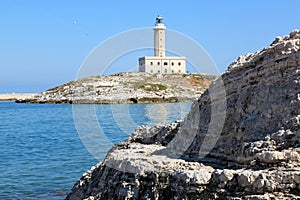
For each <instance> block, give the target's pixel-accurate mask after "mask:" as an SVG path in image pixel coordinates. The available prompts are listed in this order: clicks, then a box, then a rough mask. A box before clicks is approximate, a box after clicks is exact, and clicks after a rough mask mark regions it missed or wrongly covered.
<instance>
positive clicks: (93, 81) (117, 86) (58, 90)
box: [16, 72, 217, 104]
mask: <svg viewBox="0 0 300 200" xmlns="http://www.w3.org/2000/svg"><path fill="white" fill-rule="evenodd" d="M216 78H217V76H214V75H205V74H189V75H188V74H185V75H182V74H165V75H162V74H148V73H141V72H127V73H119V74H115V75H111V76H95V77H88V78H84V79H80V80H77V81H72V82H69V83H67V84H63V85H60V86H57V87H55V88H52V89H49V90H47V91H45V92H42V93H40V94H38V95H35V96H34V97H31V98H21V99H17V100H16V102H17V103H39V104H44V103H49V104H124V103H125V104H130V103H173V102H184V101H193V100H194V99H196V98H198V97H200V95H201V94H202V93H203V92H204V91H205V89H206V88H207V87H208V86H209V84H210V83H211V82H212V81H213V80H215V79H216Z"/></svg>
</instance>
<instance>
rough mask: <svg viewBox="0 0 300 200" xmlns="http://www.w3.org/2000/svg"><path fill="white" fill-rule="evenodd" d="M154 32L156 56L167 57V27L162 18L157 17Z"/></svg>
mask: <svg viewBox="0 0 300 200" xmlns="http://www.w3.org/2000/svg"><path fill="white" fill-rule="evenodd" d="M153 30H154V56H156V57H165V55H166V53H165V43H166V42H165V35H166V27H165V25H164V24H163V23H162V17H161V16H157V18H156V23H155V26H154V28H153Z"/></svg>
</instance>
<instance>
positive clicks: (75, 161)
mask: <svg viewBox="0 0 300 200" xmlns="http://www.w3.org/2000/svg"><path fill="white" fill-rule="evenodd" d="M73 106H74V107H73ZM73 106H72V105H47V104H43V105H39V104H15V103H14V102H0V199H26V200H29V199H30V200H35V199H64V197H65V195H66V194H67V193H68V191H69V190H70V189H71V188H72V186H73V185H74V183H75V182H76V180H77V179H78V178H80V177H81V175H82V174H83V173H84V172H85V171H86V170H88V169H90V167H91V166H93V165H95V164H96V163H97V162H98V161H99V160H101V159H103V158H104V156H105V155H106V151H107V149H108V148H110V147H111V145H112V144H113V143H117V142H120V141H123V140H124V139H126V138H127V137H128V136H129V134H130V133H131V132H132V131H133V130H134V128H135V127H136V126H138V125H154V124H159V123H169V122H172V121H174V120H177V119H180V118H183V117H184V116H185V115H186V114H187V112H188V111H189V109H190V106H191V103H176V104H175V103H174V104H134V105H73ZM91 113H93V114H94V116H92V115H91ZM74 119H75V120H74ZM95 122H96V123H95ZM95 124H97V127H95ZM76 128H77V129H78V132H77V129H76ZM98 129H99V130H98ZM98 131H99V132H98ZM98 135H100V137H99V140H100V141H101V140H105V141H106V142H100V143H99V144H98V143H97V145H96V146H97V148H96V151H94V150H93V149H91V148H89V143H88V142H89V141H88V140H86V138H85V136H93V137H94V136H97V137H98ZM95 141H97V140H95ZM97 142H98V141H97ZM104 143H105V144H104ZM95 152H96V153H95ZM93 155H94V156H93ZM95 157H96V158H97V159H96V158H95Z"/></svg>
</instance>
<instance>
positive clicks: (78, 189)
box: [67, 31, 300, 199]
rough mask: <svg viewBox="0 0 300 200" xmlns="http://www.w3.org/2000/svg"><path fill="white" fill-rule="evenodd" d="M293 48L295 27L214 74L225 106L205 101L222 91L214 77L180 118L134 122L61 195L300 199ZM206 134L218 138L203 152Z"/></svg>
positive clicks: (299, 38)
mask: <svg viewBox="0 0 300 200" xmlns="http://www.w3.org/2000/svg"><path fill="white" fill-rule="evenodd" d="M299 47H300V32H299V31H293V32H292V33H291V34H290V35H288V36H284V37H280V38H276V39H275V41H274V42H273V43H272V44H271V45H270V46H269V47H268V48H266V49H263V50H262V51H259V52H256V53H254V54H248V55H246V56H242V57H239V58H238V60H237V61H235V62H234V63H232V64H231V65H230V66H229V68H228V71H227V72H225V73H224V74H223V75H222V77H221V79H219V80H222V81H223V86H224V89H225V91H226V99H225V102H226V106H225V109H224V110H221V109H215V108H214V106H216V107H218V106H219V105H220V102H222V101H224V99H222V98H215V99H214V100H212V99H211V97H212V96H213V94H212V93H214V92H215V93H216V94H219V93H220V90H222V87H216V84H214V83H213V84H212V85H211V86H210V89H209V90H207V91H206V92H205V93H204V94H203V95H202V96H201V98H200V99H199V100H197V101H195V102H194V103H193V105H192V110H191V112H190V113H189V115H188V116H187V118H186V119H184V120H183V121H178V122H175V123H173V124H170V125H166V126H156V127H152V128H149V127H139V128H137V129H136V131H135V132H134V133H133V134H132V136H131V137H130V138H129V139H128V140H126V141H125V142H124V143H120V144H118V145H116V146H115V147H113V148H112V149H111V150H110V152H109V153H108V155H107V157H106V158H105V160H104V161H103V163H101V164H99V165H98V166H96V167H93V168H92V169H91V170H90V171H88V172H87V173H85V174H84V175H83V177H82V178H81V179H80V180H79V181H78V182H77V183H76V184H75V186H74V188H73V189H72V191H71V192H70V194H69V195H68V197H67V199H84V198H87V199H300V195H299V194H300V156H299V154H300V142H299V139H300V129H299V127H300V50H299ZM216 83H217V81H216ZM214 87H215V88H214ZM224 112H225V114H226V115H225V119H224V123H222V121H220V123H219V124H217V123H216V124H213V125H214V126H221V131H220V133H215V134H213V135H212V136H213V137H214V138H213V137H212V136H209V135H208V132H209V127H210V124H211V123H212V121H213V117H215V116H220V115H222V114H224ZM214 126H213V128H212V130H216V129H214ZM178 135H179V136H180V135H181V136H182V137H181V138H184V136H185V139H181V140H178V139H177V138H178ZM208 136H209V137H211V140H213V139H216V141H215V145H214V148H213V149H211V151H210V152H208V155H207V156H206V157H204V158H203V156H201V155H202V154H201V153H199V152H201V148H202V146H203V145H204V146H205V145H206V144H207V140H206V139H207V137H208ZM176 139H177V140H176ZM174 141H175V142H174ZM187 141H190V142H187ZM176 142H177V143H176ZM181 143H184V145H182V144H181ZM170 144H173V146H174V144H177V146H176V145H175V147H174V148H173V151H175V152H172V153H174V154H172V153H170V152H168V151H166V150H168V146H169V145H170ZM213 144H214V143H213ZM185 145H187V147H186V149H183V151H182V149H180V148H181V147H182V146H185ZM180 151H182V152H183V153H180V154H179V155H180V156H179V157H176V156H178V155H177V154H176V152H180ZM173 155H176V156H175V157H174V156H173Z"/></svg>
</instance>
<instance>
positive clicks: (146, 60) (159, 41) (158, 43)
mask: <svg viewBox="0 0 300 200" xmlns="http://www.w3.org/2000/svg"><path fill="white" fill-rule="evenodd" d="M162 21H163V18H162V17H161V16H159V15H158V16H157V17H156V22H155V25H154V27H153V31H154V56H147V57H142V58H139V71H140V72H147V73H155V74H183V73H186V61H185V57H179V56H178V57H176V56H166V26H165V25H164V24H163V22H162Z"/></svg>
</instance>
